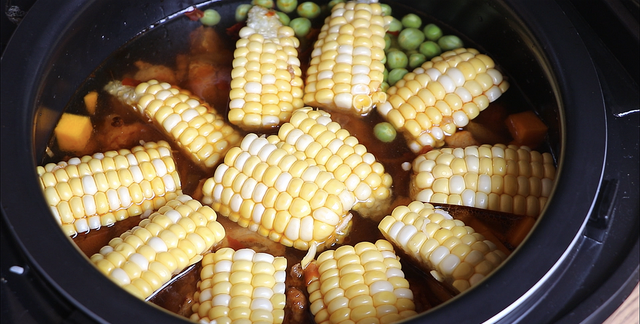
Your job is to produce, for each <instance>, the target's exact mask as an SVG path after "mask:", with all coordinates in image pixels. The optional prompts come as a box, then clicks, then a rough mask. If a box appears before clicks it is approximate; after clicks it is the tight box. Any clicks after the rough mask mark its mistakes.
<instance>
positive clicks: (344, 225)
mask: <svg viewBox="0 0 640 324" xmlns="http://www.w3.org/2000/svg"><path fill="white" fill-rule="evenodd" d="M202 193H203V198H202V201H203V203H205V204H208V205H211V206H212V207H213V209H214V210H215V211H216V212H218V213H220V214H221V215H223V216H227V217H229V219H230V220H232V221H234V222H237V223H238V224H239V225H240V226H243V227H247V228H249V229H251V230H253V231H255V232H257V233H259V234H260V235H262V236H265V237H268V238H270V239H271V240H273V241H275V242H280V243H282V244H283V245H285V246H293V247H294V248H296V249H299V250H309V251H310V253H309V255H310V257H313V256H315V252H316V249H322V248H324V247H325V246H330V245H332V244H334V243H335V242H337V241H339V240H340V239H341V238H342V237H343V236H344V235H346V232H347V231H348V230H349V228H350V225H351V214H350V213H349V210H350V209H351V208H352V207H353V205H354V204H355V197H354V196H353V193H351V192H350V191H349V190H347V187H346V186H345V184H344V183H342V182H340V181H338V180H336V179H335V178H334V177H333V175H332V174H331V173H330V172H327V171H323V170H321V168H320V167H318V166H315V165H312V164H310V163H309V162H307V161H305V156H304V153H303V152H300V151H294V150H286V149H284V148H278V147H277V146H276V145H275V144H272V143H269V142H268V141H267V139H266V138H264V137H258V136H257V135H255V134H253V133H250V134H248V135H247V136H245V138H244V139H243V141H242V143H241V144H240V147H234V148H232V149H231V150H229V153H227V155H226V156H225V160H224V162H223V163H222V164H220V165H219V166H218V168H217V169H216V171H215V173H214V175H213V177H211V178H209V179H207V180H206V181H205V182H204V185H203V188H202Z"/></svg>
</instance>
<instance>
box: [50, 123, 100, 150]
mask: <svg viewBox="0 0 640 324" xmlns="http://www.w3.org/2000/svg"><path fill="white" fill-rule="evenodd" d="M92 132H93V125H92V124H91V119H90V118H89V117H87V116H80V115H74V114H69V113H64V114H62V117H61V118H60V121H59V122H58V126H56V129H55V135H56V138H57V139H58V146H59V147H60V149H61V150H63V151H66V152H77V151H81V150H82V149H84V147H85V146H87V143H88V142H89V138H91V133H92Z"/></svg>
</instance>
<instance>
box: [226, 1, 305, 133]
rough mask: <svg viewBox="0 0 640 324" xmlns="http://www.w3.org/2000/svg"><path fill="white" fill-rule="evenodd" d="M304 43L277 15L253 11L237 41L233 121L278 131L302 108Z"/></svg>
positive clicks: (231, 105) (249, 127)
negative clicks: (301, 46)
mask: <svg viewBox="0 0 640 324" xmlns="http://www.w3.org/2000/svg"><path fill="white" fill-rule="evenodd" d="M299 44H300V42H299V41H298V39H297V38H296V37H295V33H294V31H293V29H292V28H291V27H289V26H283V25H282V23H281V22H280V20H279V18H278V15H277V14H276V13H275V11H273V10H269V9H266V8H263V7H260V6H253V7H252V8H251V9H250V10H249V13H248V18H247V26H246V27H243V28H242V29H241V30H240V39H239V40H238V41H237V42H236V50H235V52H234V60H233V70H232V71H231V78H232V80H231V92H230V93H229V99H230V100H231V101H230V102H229V121H230V122H231V123H232V124H235V125H238V126H239V127H240V128H242V129H244V130H248V131H257V130H263V129H268V128H273V127H277V126H278V125H280V124H282V123H283V122H286V121H288V120H289V118H290V117H291V112H293V110H295V109H297V108H301V107H302V106H303V102H302V78H301V75H302V71H301V70H300V60H299V59H298V50H297V48H298V46H299Z"/></svg>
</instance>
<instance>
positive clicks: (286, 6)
mask: <svg viewBox="0 0 640 324" xmlns="http://www.w3.org/2000/svg"><path fill="white" fill-rule="evenodd" d="M276 6H277V7H278V9H280V11H282V12H286V13H291V12H294V11H295V10H296V7H298V0H276Z"/></svg>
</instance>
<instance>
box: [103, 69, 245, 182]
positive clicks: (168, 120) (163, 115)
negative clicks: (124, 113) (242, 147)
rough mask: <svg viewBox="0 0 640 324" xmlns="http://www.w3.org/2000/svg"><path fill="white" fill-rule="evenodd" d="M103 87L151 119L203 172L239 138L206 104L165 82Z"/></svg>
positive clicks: (120, 84) (151, 81)
mask: <svg viewBox="0 0 640 324" xmlns="http://www.w3.org/2000/svg"><path fill="white" fill-rule="evenodd" d="M105 90H106V91H107V92H109V93H110V94H112V95H114V96H117V97H118V99H120V100H121V101H122V102H124V103H125V104H128V105H131V106H132V107H133V109H134V110H135V111H137V112H138V113H139V114H140V115H141V116H142V117H143V118H145V119H148V120H150V121H152V122H153V123H154V125H155V126H156V127H157V128H158V129H159V130H161V131H162V132H163V133H164V134H165V135H167V136H168V137H169V138H171V139H172V140H173V141H175V143H176V144H177V146H178V147H179V148H180V149H181V150H182V151H183V152H184V153H185V155H186V156H188V157H189V158H190V159H191V160H192V161H193V162H194V163H195V164H196V165H198V166H199V167H200V168H201V169H202V170H204V171H205V172H207V173H209V172H211V171H213V168H214V167H215V166H216V165H217V164H218V162H220V160H222V157H224V154H225V153H226V152H227V151H228V150H229V148H231V147H233V146H235V145H237V144H238V143H239V142H240V140H241V139H242V137H241V135H240V133H238V132H237V131H236V130H235V129H233V127H231V125H229V124H227V123H226V122H225V121H224V118H222V117H221V116H220V115H218V114H217V113H216V112H215V110H213V109H211V107H209V105H208V104H207V103H205V102H204V101H202V100H200V99H199V98H197V97H195V96H193V95H191V93H190V92H189V91H187V90H184V89H180V88H178V87H176V86H172V85H170V84H169V83H165V82H162V83H161V82H158V81H156V80H150V81H147V82H142V83H140V84H139V85H138V86H136V87H133V86H128V85H123V84H122V82H120V81H112V82H109V84H107V86H106V87H105Z"/></svg>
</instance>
